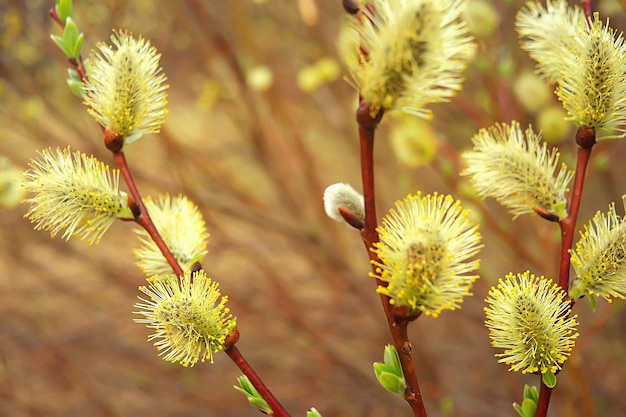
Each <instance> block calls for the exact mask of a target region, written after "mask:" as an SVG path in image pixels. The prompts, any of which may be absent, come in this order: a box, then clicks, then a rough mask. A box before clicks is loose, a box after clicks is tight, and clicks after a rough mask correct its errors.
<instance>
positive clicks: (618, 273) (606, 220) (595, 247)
mask: <svg viewBox="0 0 626 417" xmlns="http://www.w3.org/2000/svg"><path fill="white" fill-rule="evenodd" d="M623 201H624V205H626V200H624V198H623ZM571 259H572V265H573V267H574V271H575V272H576V278H575V279H574V281H573V283H572V288H571V289H570V296H571V297H572V298H578V297H580V296H582V295H585V294H586V295H593V296H596V297H602V298H604V299H606V300H607V301H609V302H611V301H612V299H613V298H620V299H622V300H623V299H626V220H625V218H624V217H620V216H619V215H618V214H617V213H616V211H615V204H611V206H610V207H609V211H608V212H607V213H606V214H604V213H602V212H599V211H598V212H597V213H596V215H595V216H594V217H593V220H592V221H591V222H589V224H587V225H585V228H584V231H583V232H581V239H580V240H579V241H578V242H577V243H576V250H574V251H572V258H571Z"/></svg>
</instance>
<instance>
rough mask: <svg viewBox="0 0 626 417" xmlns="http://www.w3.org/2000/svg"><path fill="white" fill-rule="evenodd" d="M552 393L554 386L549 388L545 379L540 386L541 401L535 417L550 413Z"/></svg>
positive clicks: (542, 416) (544, 416)
mask: <svg viewBox="0 0 626 417" xmlns="http://www.w3.org/2000/svg"><path fill="white" fill-rule="evenodd" d="M551 395H552V388H548V387H547V386H546V385H545V384H544V383H543V381H541V387H540V388H539V402H538V404H537V413H536V414H535V417H546V416H547V415H548V406H549V405H550V396H551Z"/></svg>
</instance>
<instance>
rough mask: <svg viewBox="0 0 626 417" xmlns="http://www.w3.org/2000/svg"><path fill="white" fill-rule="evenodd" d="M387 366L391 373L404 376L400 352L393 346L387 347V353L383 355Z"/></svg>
mask: <svg viewBox="0 0 626 417" xmlns="http://www.w3.org/2000/svg"><path fill="white" fill-rule="evenodd" d="M383 358H384V361H385V365H387V369H388V370H389V372H393V373H394V374H396V375H397V376H403V374H402V364H401V363H400V356H399V355H398V351H397V350H396V348H395V347H394V346H392V345H387V346H385V353H384V354H383Z"/></svg>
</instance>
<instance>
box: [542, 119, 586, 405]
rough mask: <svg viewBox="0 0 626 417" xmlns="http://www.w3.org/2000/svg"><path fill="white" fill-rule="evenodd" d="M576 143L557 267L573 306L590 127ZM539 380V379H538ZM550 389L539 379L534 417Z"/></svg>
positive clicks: (580, 131) (578, 135) (547, 402)
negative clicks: (573, 252)
mask: <svg viewBox="0 0 626 417" xmlns="http://www.w3.org/2000/svg"><path fill="white" fill-rule="evenodd" d="M576 143H577V144H578V159H577V161H576V173H575V174H574V188H573V190H572V196H571V198H570V202H569V207H568V214H567V217H566V218H564V219H563V220H561V221H560V222H559V227H560V228H561V264H560V267H559V286H560V287H561V289H563V291H564V292H565V296H564V297H565V300H569V302H570V304H571V305H572V306H573V305H574V300H570V298H569V295H568V294H567V291H568V289H569V278H570V275H569V270H570V265H571V254H570V251H571V249H572V245H573V243H574V232H575V231H576V219H577V218H578V210H579V208H580V202H581V199H582V194H583V185H584V183H585V175H586V173H587V165H588V164H589V158H590V157H591V151H592V149H593V146H594V145H595V144H596V134H595V130H594V129H593V128H590V127H581V128H579V129H578V131H577V132H576ZM540 378H541V377H540ZM551 394H552V388H549V387H547V386H546V385H545V384H544V383H543V379H541V388H540V390H539V403H538V405H537V414H536V417H545V416H546V415H547V413H548V406H549V405H550V396H551Z"/></svg>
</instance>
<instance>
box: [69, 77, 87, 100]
mask: <svg viewBox="0 0 626 417" xmlns="http://www.w3.org/2000/svg"><path fill="white" fill-rule="evenodd" d="M67 85H68V86H69V87H70V90H72V93H74V94H75V95H76V96H78V97H80V98H82V99H84V98H85V97H86V96H87V93H86V92H85V86H84V85H83V82H82V81H77V80H73V79H71V78H68V79H67Z"/></svg>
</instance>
